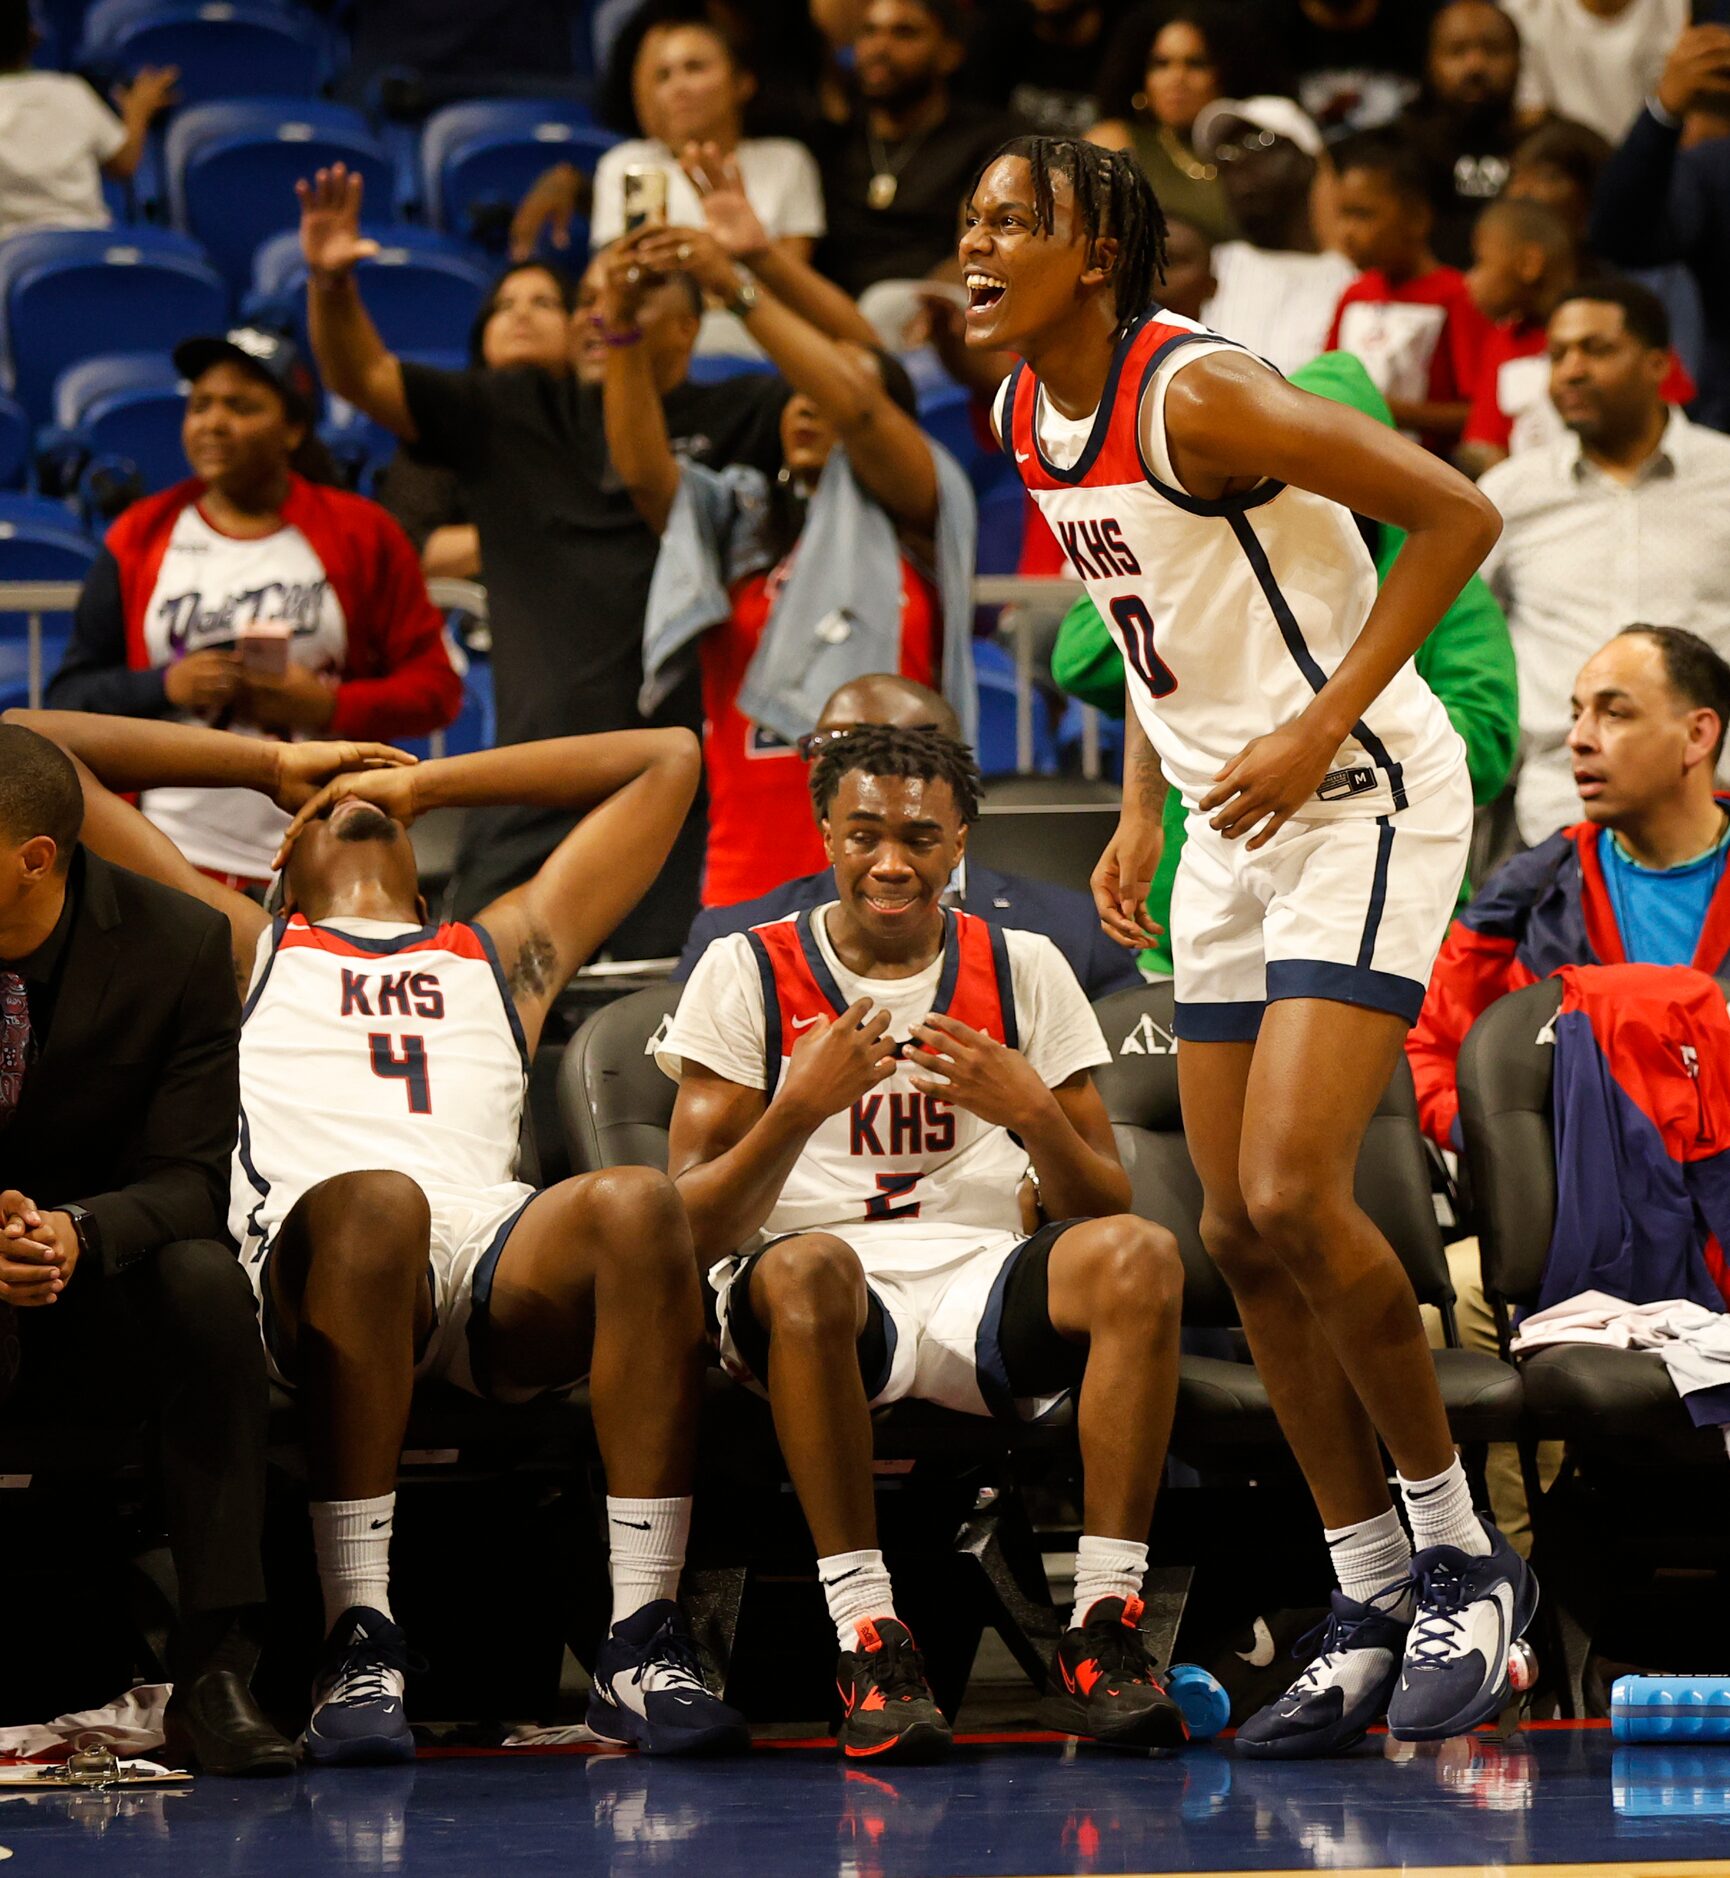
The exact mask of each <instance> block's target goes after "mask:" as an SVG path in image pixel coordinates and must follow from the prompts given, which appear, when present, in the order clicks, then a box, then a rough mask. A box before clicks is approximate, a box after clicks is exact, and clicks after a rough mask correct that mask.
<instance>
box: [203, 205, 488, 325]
mask: <svg viewBox="0 0 1730 1878" xmlns="http://www.w3.org/2000/svg"><path fill="white" fill-rule="evenodd" d="M366 232H367V233H368V234H369V235H371V236H372V237H373V238H374V239H375V240H376V241H377V242H378V243H379V244H380V246H379V252H378V254H377V255H376V256H375V257H374V258H373V259H372V260H370V261H364V262H362V264H361V268H360V272H361V274H362V276H363V279H362V284H361V292H362V293H363V294H364V295H365V297H366V305H367V311H368V312H369V313H370V314H371V315H372V319H373V324H374V325H375V326H376V327H377V328H378V330H379V332H380V333H381V334H383V336H384V342H385V344H386V345H387V346H389V347H390V349H391V350H392V351H393V352H427V351H434V350H438V351H449V350H457V351H460V350H461V349H462V348H463V347H464V346H465V345H466V344H467V342H468V336H469V328H470V327H471V326H472V325H473V324H474V320H475V316H476V315H477V314H478V313H479V312H480V310H481V306H482V303H483V302H484V301H485V299H486V297H487V294H488V292H489V291H490V290H491V287H492V272H491V270H490V269H489V268H486V267H484V266H482V265H481V263H480V262H479V261H478V260H477V259H476V258H475V256H474V255H473V253H472V252H470V251H469V250H468V249H466V248H464V247H463V245H462V244H461V243H460V242H458V241H454V240H452V238H451V237H450V236H448V235H442V234H440V233H438V232H437V231H436V230H434V229H429V228H376V227H374V228H368V229H367V231H366ZM241 310H242V312H243V313H244V314H245V316H246V317H247V318H248V319H252V320H260V321H263V322H265V323H267V324H270V325H274V326H278V327H282V328H284V329H285V330H287V331H290V332H292V333H294V334H295V336H296V337H297V339H300V340H302V342H303V343H304V337H305V335H304V327H305V321H306V263H305V262H304V261H303V260H302V259H301V255H300V236H299V234H298V232H297V231H296V230H294V229H287V230H285V231H284V232H283V233H282V234H280V235H272V236H271V238H270V239H269V240H268V241H266V242H264V243H262V244H261V245H260V247H259V249H258V252H257V254H256V255H254V257H253V262H252V291H251V292H250V293H249V294H248V295H247V297H246V299H245V300H244V301H243V302H242V306H241Z"/></svg>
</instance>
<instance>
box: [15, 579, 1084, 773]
mask: <svg viewBox="0 0 1730 1878" xmlns="http://www.w3.org/2000/svg"><path fill="white" fill-rule="evenodd" d="M80 592H82V588H81V586H80V584H79V583H78V582H77V581H72V580H0V616H5V615H12V614H18V613H22V614H23V615H24V616H25V619H26V622H27V630H28V646H29V654H28V656H29V666H28V671H29V690H30V704H31V707H32V709H37V710H39V709H40V708H41V705H42V692H43V688H44V686H45V684H46V683H47V674H46V673H44V671H43V669H42V621H43V618H44V616H49V615H53V614H57V613H71V612H72V611H73V610H74V609H75V608H76V606H77V604H78V596H79V594H80ZM1080 592H1081V587H1080V585H1079V584H1078V583H1077V582H1075V581H1072V580H1033V579H1026V578H1024V577H1023V576H1021V575H1019V574H986V575H981V576H980V577H979V578H978V579H977V580H975V581H974V583H973V603H974V605H975V606H981V607H999V608H1002V609H1004V615H1005V616H1004V617H1003V619H1002V620H1001V621H1000V623H999V628H998V631H999V636H1000V637H1002V638H1003V639H1005V640H1006V641H1007V642H1008V644H1009V646H1010V649H1011V651H1012V652H1013V654H1014V658H1015V767H1016V768H1017V769H1018V770H1019V771H1020V772H1021V773H1022V774H1023V775H1027V774H1030V773H1031V772H1032V770H1033V747H1034V746H1033V712H1034V704H1035V698H1034V694H1035V684H1034V669H1035V663H1036V650H1037V646H1038V642H1039V639H1040V637H1041V634H1042V629H1048V627H1047V625H1046V623H1048V622H1049V621H1050V619H1051V616H1052V615H1053V614H1054V613H1056V614H1061V613H1063V612H1064V611H1065V610H1066V609H1067V608H1068V607H1069V605H1070V603H1071V601H1073V600H1074V599H1075V597H1076V595H1077V594H1079V593H1080ZM427 593H428V594H429V596H430V597H431V599H432V603H433V605H434V606H436V607H438V608H439V609H440V611H441V612H446V613H459V612H460V613H465V614H467V615H468V617H469V618H470V619H472V620H474V621H476V622H477V623H478V624H480V625H482V626H484V625H486V623H487V590H486V588H485V587H483V586H482V585H481V584H480V582H479V581H474V580H444V579H439V580H429V581H428V582H427ZM431 741H432V745H433V750H434V753H435V754H442V751H443V747H444V736H443V733H442V732H437V733H435V734H434V737H433V738H432V740H431ZM1081 761H1082V771H1083V773H1084V774H1085V775H1087V776H1089V777H1097V776H1098V774H1099V768H1100V763H1099V713H1098V712H1097V711H1095V710H1094V709H1093V708H1092V707H1091V706H1083V708H1082V744H1081Z"/></svg>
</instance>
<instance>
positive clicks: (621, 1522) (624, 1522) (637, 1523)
mask: <svg viewBox="0 0 1730 1878" xmlns="http://www.w3.org/2000/svg"><path fill="white" fill-rule="evenodd" d="M613 1524H614V1525H615V1526H629V1527H630V1529H631V1530H632V1532H647V1531H648V1530H649V1522H648V1521H647V1520H646V1519H615V1520H614V1521H613Z"/></svg>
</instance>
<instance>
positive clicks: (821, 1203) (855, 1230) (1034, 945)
mask: <svg viewBox="0 0 1730 1878" xmlns="http://www.w3.org/2000/svg"><path fill="white" fill-rule="evenodd" d="M834 904H835V903H834V902H831V903H830V905H829V906H824V907H820V908H819V909H818V910H817V911H815V912H814V913H813V914H812V915H811V927H812V931H813V932H814V934H815V935H816V939H817V944H818V947H819V949H820V950H821V952H822V954H823V959H824V962H825V963H826V964H827V965H828V967H829V969H830V971H831V972H833V973H834V975H835V984H836V987H837V989H838V990H839V991H840V993H841V995H842V997H843V998H844V999H845V1000H846V1002H847V1003H848V1004H852V1003H854V1002H856V1001H857V1000H858V999H860V998H869V999H870V1000H871V1001H872V1003H873V1004H874V1005H876V1006H879V1007H881V1008H882V1009H884V1010H886V1011H887V1012H888V1013H889V1019H890V1022H889V1031H890V1035H892V1036H894V1037H899V1038H905V1037H907V1036H909V1035H910V1034H911V1033H912V1029H913V1026H914V1025H915V1024H917V1023H918V1022H919V1021H920V1020H921V1019H922V1018H924V1017H925V1016H927V1015H928V1014H929V1012H930V1010H931V1006H932V1002H933V1000H934V999H935V997H936V995H937V987H938V981H939V978H940V977H941V975H942V968H943V956H942V954H941V953H940V954H939V955H938V957H937V958H936V959H935V960H933V962H932V963H931V965H930V966H928V967H927V968H926V970H924V971H922V972H920V973H918V974H917V976H915V977H912V978H863V977H860V976H859V975H858V974H857V973H855V972H850V971H848V970H847V968H846V967H845V966H844V965H843V964H842V963H841V961H840V959H839V958H838V957H837V956H836V953H835V948H834V946H833V945H832V944H831V943H830V940H829V935H828V931H827V920H828V915H829V913H830V911H831V910H832V908H833V906H834ZM1003 938H1004V941H1005V944H1006V946H1007V948H1008V952H1009V969H1010V976H1011V979H1012V982H1013V985H1014V995H1015V1014H1016V1024H1017V1028H1018V1031H1019V1035H1020V1049H1021V1054H1022V1055H1023V1056H1025V1057H1026V1058H1027V1060H1028V1062H1029V1063H1030V1064H1031V1065H1032V1066H1033V1069H1034V1072H1035V1073H1036V1074H1037V1075H1038V1077H1039V1079H1040V1081H1041V1082H1043V1083H1045V1085H1046V1086H1047V1087H1048V1088H1053V1089H1055V1088H1057V1087H1058V1086H1059V1085H1060V1084H1062V1083H1065V1082H1067V1081H1068V1080H1069V1078H1070V1077H1071V1076H1073V1075H1075V1073H1076V1072H1077V1071H1078V1070H1084V1069H1097V1068H1098V1067H1099V1066H1100V1065H1101V1064H1104V1063H1109V1062H1110V1061H1111V1052H1110V1051H1109V1050H1108V1049H1107V1048H1106V1044H1105V1038H1104V1036H1103V1035H1102V1034H1101V1032H1100V1028H1099V1020H1098V1019H1097V1018H1096V1017H1095V1016H1094V1014H1093V1007H1092V1006H1091V1005H1090V1004H1089V1003H1088V1002H1087V996H1086V994H1085V993H1084V992H1083V991H1082V989H1081V986H1080V985H1079V984H1078V983H1077V982H1076V978H1075V974H1074V972H1072V971H1071V970H1070V968H1069V966H1068V964H1067V963H1066V962H1065V960H1064V958H1063V955H1062V954H1061V953H1060V952H1059V951H1058V950H1057V948H1056V946H1054V945H1053V944H1052V943H1051V941H1050V940H1049V939H1047V938H1046V937H1045V936H1044V934H1042V933H1032V932H1019V931H1015V930H1013V929H1006V930H1005V931H1004V933H1003ZM764 1049H765V1028H764V1017H763V982H762V978H761V976H760V974H759V972H758V968H757V960H756V955H755V954H754V953H753V952H752V950H751V944H750V941H749V940H748V939H747V937H746V936H745V934H743V933H729V934H728V935H726V936H725V937H724V938H720V939H717V940H715V941H714V942H713V943H712V944H711V945H710V946H709V948H708V950H707V951H706V952H704V954H703V956H702V958H701V959H699V960H698V962H697V967H696V969H695V970H694V971H693V972H692V973H691V977H690V981H689V982H688V983H687V984H686V986H685V990H684V995H683V996H682V997H681V998H680V999H679V1008H678V1010H677V1011H676V1012H675V1013H674V1015H673V1021H672V1025H671V1027H670V1028H669V1030H668V1032H667V1035H666V1036H665V1037H664V1038H663V1039H662V1040H661V1042H660V1044H659V1045H658V1047H657V1048H656V1051H655V1061H656V1062H657V1063H659V1064H660V1066H661V1068H662V1069H663V1070H665V1071H666V1073H667V1074H668V1075H669V1076H671V1077H673V1078H674V1079H675V1080H677V1079H678V1077H679V1075H680V1074H681V1072H682V1070H683V1068H684V1064H685V1062H686V1061H687V1060H689V1061H691V1062H694V1063H699V1064H701V1065H702V1066H703V1067H704V1068H705V1069H708V1070H711V1071H713V1072H714V1074H716V1075H717V1076H724V1077H726V1078H727V1080H728V1081H729V1082H736V1083H739V1084H741V1085H742V1086H743V1087H745V1088H747V1089H761V1088H763V1087H764V1086H765V1077H764ZM912 1090H913V1084H912V1082H911V1081H910V1080H908V1072H907V1071H905V1070H898V1071H897V1072H896V1074H895V1075H894V1076H892V1077H890V1078H889V1079H888V1080H887V1081H886V1082H883V1083H880V1084H878V1085H877V1087H876V1089H875V1090H874V1091H873V1093H874V1094H875V1093H881V1094H883V1095H885V1096H888V1095H891V1094H895V1093H897V1092H907V1091H912ZM915 1093H916V1092H915ZM955 1121H956V1135H955V1148H954V1152H953V1153H952V1154H951V1155H950V1156H949V1158H948V1159H947V1160H946V1161H945V1162H944V1163H943V1165H942V1167H941V1168H940V1169H939V1170H937V1171H936V1172H932V1173H928V1174H927V1175H926V1176H925V1177H924V1178H923V1179H922V1180H921V1182H920V1192H919V1196H918V1197H919V1200H920V1214H919V1217H918V1218H917V1219H909V1220H899V1221H896V1222H894V1223H893V1224H881V1225H879V1224H871V1225H861V1224H859V1223H858V1210H857V1209H858V1201H857V1198H856V1195H857V1193H858V1191H859V1182H860V1177H861V1176H860V1171H859V1162H858V1159H857V1158H856V1157H854V1156H851V1155H849V1154H847V1153H846V1151H845V1143H844V1142H843V1143H842V1152H841V1153H840V1154H839V1155H835V1154H833V1153H832V1152H830V1151H828V1150H827V1149H826V1147H825V1145H824V1143H823V1141H822V1136H823V1134H824V1132H825V1130H823V1129H820V1130H819V1131H818V1133H817V1135H815V1136H813V1138H812V1141H811V1142H810V1143H809V1144H808V1145H807V1147H806V1149H805V1152H804V1153H803V1154H802V1155H801V1156H800V1158H799V1160H798V1162H797V1163H796V1165H795V1166H794V1169H793V1172H792V1174H791V1175H790V1176H789V1177H788V1180H787V1183H786V1185H785V1187H784V1188H783V1189H782V1192H781V1198H780V1200H779V1201H778V1202H777V1204H776V1206H775V1209H774V1211H773V1212H771V1213H770V1215H769V1218H768V1220H767V1221H766V1223H765V1226H764V1232H765V1234H768V1235H773V1234H775V1233H783V1232H798V1231H818V1230H821V1229H822V1228H823V1227H825V1226H832V1227H835V1228H836V1229H837V1230H839V1229H841V1228H842V1227H843V1226H844V1227H845V1230H846V1237H847V1241H848V1243H849V1244H850V1245H852V1246H853V1247H855V1249H856V1250H858V1251H859V1252H860V1253H861V1254H862V1255H864V1254H865V1253H866V1252H867V1251H869V1253H870V1256H871V1262H872V1268H873V1269H874V1270H875V1269H886V1264H885V1258H884V1256H880V1255H891V1256H892V1255H893V1254H894V1253H895V1251H896V1250H897V1249H900V1250H902V1251H904V1252H905V1253H906V1254H907V1256H908V1259H909V1262H910V1263H911V1264H912V1265H913V1266H914V1267H917V1266H918V1265H919V1264H920V1263H921V1262H924V1260H928V1258H929V1252H926V1253H925V1254H923V1255H922V1254H921V1252H920V1250H919V1248H920V1246H921V1245H922V1244H923V1245H924V1246H925V1247H928V1248H929V1247H931V1246H932V1245H933V1242H941V1243H942V1244H943V1245H944V1246H945V1247H949V1248H952V1247H953V1245H954V1241H955V1235H956V1231H957V1229H958V1228H960V1229H967V1228H983V1229H986V1230H989V1231H1009V1232H1018V1231H1019V1230H1020V1226H1021V1214H1020V1206H1019V1201H1018V1197H1017V1189H1018V1187H1019V1185H1020V1183H1021V1180H1022V1179H1023V1177H1024V1176H1025V1174H1026V1173H1027V1168H1028V1159H1027V1151H1026V1150H1025V1149H1024V1148H1021V1147H1018V1146H1017V1145H1016V1143H1015V1142H1014V1141H1013V1140H1012V1139H1011V1138H1010V1135H1009V1132H1008V1130H1007V1129H1003V1128H996V1127H993V1126H992V1125H991V1124H990V1123H988V1122H983V1121H981V1120H980V1119H979V1118H978V1117H977V1116H975V1115H970V1114H968V1113H967V1112H966V1111H965V1110H963V1109H957V1110H956V1111H955Z"/></svg>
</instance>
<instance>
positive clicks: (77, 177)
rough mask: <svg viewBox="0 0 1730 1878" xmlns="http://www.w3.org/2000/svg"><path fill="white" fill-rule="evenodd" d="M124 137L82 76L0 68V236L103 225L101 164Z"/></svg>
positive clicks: (105, 214)
mask: <svg viewBox="0 0 1730 1878" xmlns="http://www.w3.org/2000/svg"><path fill="white" fill-rule="evenodd" d="M125 141H126V127H125V126H124V125H123V124H122V123H121V121H120V119H119V118H118V117H116V116H115V115H114V113H113V112H112V111H111V110H109V108H108V106H107V105H105V104H104V103H103V102H102V100H101V99H100V98H99V97H97V95H96V93H95V92H94V91H92V90H91V89H90V87H89V86H88V85H87V84H85V82H84V80H83V79H82V78H73V77H71V76H69V75H68V74H67V73H64V72H5V73H0V236H4V235H16V234H20V233H22V232H23V231H24V230H25V229H27V228H106V227H107V226H108V223H109V219H110V217H109V214H108V205H107V204H106V203H105V202H104V201H103V199H102V165H103V164H104V163H106V162H107V161H108V159H109V158H110V157H111V156H113V155H114V153H115V151H117V150H118V149H119V148H120V147H121V145H122V144H124V143H125ZM122 339H123V334H122V332H121V330H120V329H118V328H117V329H116V334H115V344H116V345H117V346H118V345H120V344H121V343H122Z"/></svg>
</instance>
